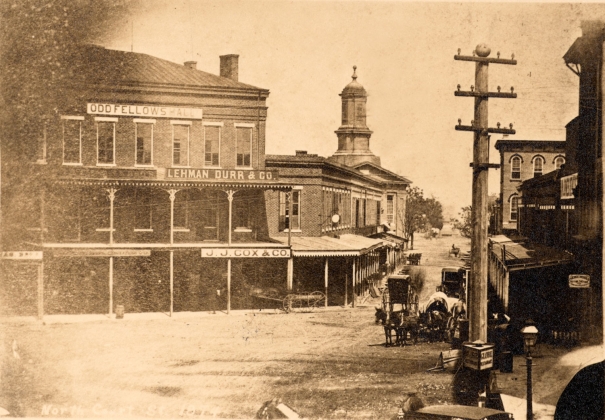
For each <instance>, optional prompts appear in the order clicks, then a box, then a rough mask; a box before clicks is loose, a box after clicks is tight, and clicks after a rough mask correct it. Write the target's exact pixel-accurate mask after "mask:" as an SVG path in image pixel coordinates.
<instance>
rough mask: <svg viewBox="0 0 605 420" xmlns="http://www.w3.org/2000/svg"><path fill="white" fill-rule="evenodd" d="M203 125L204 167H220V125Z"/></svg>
mask: <svg viewBox="0 0 605 420" xmlns="http://www.w3.org/2000/svg"><path fill="white" fill-rule="evenodd" d="M210 124H211V123H205V124H204V165H205V166H220V148H221V125H222V123H220V125H219V124H218V123H217V124H216V125H214V124H212V125H210Z"/></svg>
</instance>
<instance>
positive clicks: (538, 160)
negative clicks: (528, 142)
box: [534, 156, 544, 178]
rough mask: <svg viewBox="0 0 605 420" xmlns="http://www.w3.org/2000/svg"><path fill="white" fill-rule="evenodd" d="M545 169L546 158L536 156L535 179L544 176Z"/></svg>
mask: <svg viewBox="0 0 605 420" xmlns="http://www.w3.org/2000/svg"><path fill="white" fill-rule="evenodd" d="M543 167H544V158H542V156H536V157H535V158H534V178H535V177H537V176H540V175H542V169H543Z"/></svg>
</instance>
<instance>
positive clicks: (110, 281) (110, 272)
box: [109, 257, 113, 316]
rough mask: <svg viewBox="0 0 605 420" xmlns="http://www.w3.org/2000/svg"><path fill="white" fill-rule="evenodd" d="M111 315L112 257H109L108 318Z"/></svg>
mask: <svg viewBox="0 0 605 420" xmlns="http://www.w3.org/2000/svg"><path fill="white" fill-rule="evenodd" d="M111 314H113V257H109V316H111Z"/></svg>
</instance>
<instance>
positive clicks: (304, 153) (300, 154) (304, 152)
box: [296, 150, 307, 156]
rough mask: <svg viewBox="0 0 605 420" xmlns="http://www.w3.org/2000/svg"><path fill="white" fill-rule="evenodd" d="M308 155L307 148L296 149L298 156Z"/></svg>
mask: <svg viewBox="0 0 605 420" xmlns="http://www.w3.org/2000/svg"><path fill="white" fill-rule="evenodd" d="M306 155H307V151H306V150H297V151H296V156H306Z"/></svg>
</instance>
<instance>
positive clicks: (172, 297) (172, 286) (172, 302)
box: [170, 249, 174, 316]
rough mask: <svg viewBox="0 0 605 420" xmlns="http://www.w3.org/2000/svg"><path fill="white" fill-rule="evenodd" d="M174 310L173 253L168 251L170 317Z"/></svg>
mask: <svg viewBox="0 0 605 420" xmlns="http://www.w3.org/2000/svg"><path fill="white" fill-rule="evenodd" d="M173 309H174V251H173V250H172V249H171V250H170V316H172V311H173Z"/></svg>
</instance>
